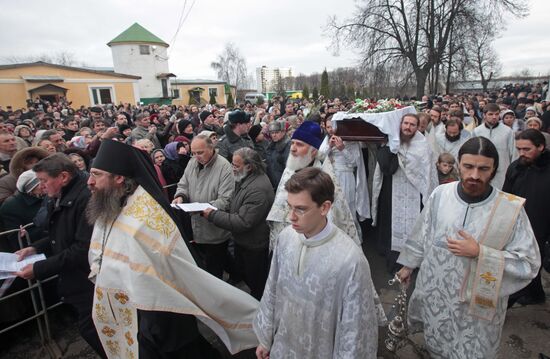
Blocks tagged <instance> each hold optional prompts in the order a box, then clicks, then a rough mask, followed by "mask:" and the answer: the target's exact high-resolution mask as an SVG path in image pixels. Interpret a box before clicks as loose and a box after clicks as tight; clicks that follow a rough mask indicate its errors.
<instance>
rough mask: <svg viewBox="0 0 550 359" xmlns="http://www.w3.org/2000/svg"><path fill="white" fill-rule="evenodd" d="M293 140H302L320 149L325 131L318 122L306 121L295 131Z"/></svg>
mask: <svg viewBox="0 0 550 359" xmlns="http://www.w3.org/2000/svg"><path fill="white" fill-rule="evenodd" d="M292 139H293V140H300V141H303V142H305V143H307V144H308V145H310V146H312V147H315V148H316V149H319V147H321V143H322V142H323V132H322V131H321V126H319V124H317V122H313V121H305V122H304V123H302V124H301V125H300V127H298V128H297V129H296V131H294V134H293V135H292Z"/></svg>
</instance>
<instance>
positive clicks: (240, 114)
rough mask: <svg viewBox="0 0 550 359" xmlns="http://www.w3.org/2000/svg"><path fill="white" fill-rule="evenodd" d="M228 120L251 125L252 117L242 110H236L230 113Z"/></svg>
mask: <svg viewBox="0 0 550 359" xmlns="http://www.w3.org/2000/svg"><path fill="white" fill-rule="evenodd" d="M228 120H229V122H231V123H249V122H250V115H249V114H247V113H246V112H244V111H242V110H235V111H231V112H229V117H228Z"/></svg>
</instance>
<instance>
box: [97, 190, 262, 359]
mask: <svg viewBox="0 0 550 359" xmlns="http://www.w3.org/2000/svg"><path fill="white" fill-rule="evenodd" d="M105 233H107V234H105ZM89 260H90V265H91V273H90V278H91V280H92V281H95V284H96V286H95V287H96V290H95V295H94V306H93V313H92V316H93V320H94V324H95V326H96V329H97V331H98V334H99V337H100V339H101V342H102V344H103V347H104V348H105V351H106V353H107V355H108V357H109V359H113V358H137V357H138V354H139V351H138V340H137V329H138V323H137V310H138V309H140V310H149V311H163V312H172V313H180V314H188V315H194V316H196V317H197V319H199V320H201V321H202V322H203V323H205V324H206V325H207V326H209V327H210V328H211V329H212V330H213V331H214V332H215V333H216V334H217V335H218V337H220V339H221V340H222V342H223V343H224V344H225V345H226V347H227V348H228V350H229V351H230V352H232V353H236V352H239V351H241V350H243V349H248V348H253V347H256V346H257V345H258V341H257V338H256V336H255V334H254V332H253V329H252V321H253V319H254V316H255V312H256V310H257V308H258V304H259V303H258V302H257V301H256V300H255V299H254V298H252V297H251V296H250V295H248V294H247V293H245V292H243V291H241V290H240V289H238V288H235V287H233V286H231V285H229V284H227V283H225V282H223V281H221V280H219V279H218V278H216V277H213V276H212V275H210V274H208V273H206V272H205V271H203V270H202V269H200V268H199V267H198V266H197V265H196V264H195V261H194V260H193V258H192V256H191V254H190V253H189V250H188V249H187V246H186V245H185V243H184V242H183V238H182V237H181V234H180V233H179V230H178V229H177V227H176V224H175V223H174V222H173V220H172V219H171V218H170V216H169V215H168V213H166V211H165V210H164V209H163V208H162V207H161V206H160V204H159V203H158V202H157V201H155V200H154V199H153V198H152V197H151V195H150V194H149V193H147V192H146V191H145V190H144V189H143V188H142V187H138V189H137V190H136V191H135V192H134V194H133V195H132V196H130V198H128V202H127V204H126V206H125V207H124V209H123V210H122V212H121V214H120V215H119V216H118V217H117V219H116V220H115V221H114V222H113V226H112V230H111V231H108V230H107V229H106V226H104V225H101V224H96V226H95V228H94V232H93V234H92V239H91V242H90V252H89ZM182 335H185V333H182Z"/></svg>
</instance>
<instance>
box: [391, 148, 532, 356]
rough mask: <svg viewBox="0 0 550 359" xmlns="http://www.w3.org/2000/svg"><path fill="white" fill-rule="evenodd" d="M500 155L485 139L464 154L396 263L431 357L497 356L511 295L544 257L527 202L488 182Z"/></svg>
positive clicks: (412, 319) (413, 325)
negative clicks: (409, 289) (452, 179)
mask: <svg viewBox="0 0 550 359" xmlns="http://www.w3.org/2000/svg"><path fill="white" fill-rule="evenodd" d="M498 158H499V156H498V152H497V149H496V148H495V146H494V145H493V144H492V143H491V141H489V140H488V139H486V138H484V137H475V138H471V139H469V140H468V141H467V142H466V143H465V144H464V145H463V146H462V148H461V149H460V151H459V172H460V179H461V180H460V182H452V183H449V184H444V185H441V186H439V187H437V188H436V189H435V190H434V192H433V193H432V195H431V197H430V199H429V200H428V203H427V204H426V206H425V207H424V210H423V211H422V214H421V216H420V217H419V218H418V220H417V221H416V224H415V227H414V230H413V232H412V233H411V235H410V237H409V239H408V240H407V242H406V244H405V246H404V248H403V250H402V251H401V254H400V256H399V259H398V263H400V264H402V265H403V268H402V269H401V270H400V271H399V272H398V273H397V275H398V276H399V277H400V279H401V281H403V282H404V283H405V284H408V282H409V281H410V278H411V274H412V271H413V270H414V269H415V268H419V272H418V277H417V279H416V287H415V289H414V292H413V293H412V296H411V298H410V302H409V318H408V322H409V325H410V330H411V332H415V331H420V330H423V331H424V338H425V342H426V346H427V348H428V351H429V352H430V355H431V357H432V358H445V359H462V358H472V359H475V358H479V359H490V358H496V356H497V350H498V347H499V343H500V337H501V332H502V326H503V325H504V320H505V317H506V307H507V303H508V296H509V295H510V294H512V293H515V292H517V291H518V290H520V289H521V288H523V287H525V286H526V285H527V284H529V282H530V280H531V279H532V278H534V277H535V276H536V275H537V272H538V269H539V267H540V253H539V249H538V245H537V242H536V240H535V236H534V234H533V231H532V229H531V225H530V223H529V219H528V218H527V215H526V213H525V210H524V209H523V203H524V199H523V198H520V197H516V196H514V195H511V194H508V193H504V192H501V191H500V190H498V189H496V188H494V187H492V186H491V185H490V181H491V179H492V178H493V177H494V175H495V173H496V170H497V168H498V163H499V161H498Z"/></svg>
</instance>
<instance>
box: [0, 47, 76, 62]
mask: <svg viewBox="0 0 550 359" xmlns="http://www.w3.org/2000/svg"><path fill="white" fill-rule="evenodd" d="M38 61H42V62H47V63H49V64H57V65H64V66H75V65H76V64H77V62H78V60H77V59H76V56H75V54H74V53H72V52H70V51H65V50H62V51H57V52H53V53H42V54H38V55H21V56H20V55H11V56H4V57H2V62H3V63H7V64H22V63H32V62H38Z"/></svg>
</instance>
